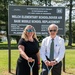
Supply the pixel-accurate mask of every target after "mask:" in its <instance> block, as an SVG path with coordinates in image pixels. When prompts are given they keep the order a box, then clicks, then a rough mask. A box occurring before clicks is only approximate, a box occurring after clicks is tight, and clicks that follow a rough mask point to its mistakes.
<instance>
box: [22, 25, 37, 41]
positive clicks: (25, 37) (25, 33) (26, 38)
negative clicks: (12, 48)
mask: <svg viewBox="0 0 75 75" xmlns="http://www.w3.org/2000/svg"><path fill="white" fill-rule="evenodd" d="M29 27H31V28H32V29H33V30H34V34H33V36H32V37H33V38H34V39H36V40H37V41H38V39H37V36H36V31H35V28H34V27H33V26H32V25H27V26H26V27H25V29H24V30H23V32H22V35H21V38H23V39H24V40H25V41H28V37H27V29H28V28H29Z"/></svg>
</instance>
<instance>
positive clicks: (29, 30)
mask: <svg viewBox="0 0 75 75" xmlns="http://www.w3.org/2000/svg"><path fill="white" fill-rule="evenodd" d="M26 31H27V32H34V30H33V29H27V30H26Z"/></svg>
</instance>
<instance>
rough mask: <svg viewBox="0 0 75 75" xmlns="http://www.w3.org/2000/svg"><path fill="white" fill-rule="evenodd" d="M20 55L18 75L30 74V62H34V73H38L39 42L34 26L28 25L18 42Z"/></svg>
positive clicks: (35, 74) (36, 74)
mask: <svg viewBox="0 0 75 75" xmlns="http://www.w3.org/2000/svg"><path fill="white" fill-rule="evenodd" d="M18 49H19V52H20V56H19V58H18V61H17V68H16V75H30V68H29V65H28V62H34V61H35V64H34V67H33V75H38V70H39V69H38V68H39V67H38V65H39V64H40V53H39V43H38V40H37V37H36V32H35V29H34V27H33V26H31V25H27V26H26V27H25V29H24V31H23V33H22V36H21V39H20V40H19V43H18Z"/></svg>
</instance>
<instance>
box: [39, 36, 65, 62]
mask: <svg viewBox="0 0 75 75" xmlns="http://www.w3.org/2000/svg"><path fill="white" fill-rule="evenodd" d="M51 39H52V38H51V37H50V36H48V37H46V38H44V39H43V40H42V44H41V48H40V56H41V58H42V60H43V61H45V60H47V59H46V56H47V57H48V58H49V56H50V45H51V42H52V40H51ZM64 54H65V44H64V39H63V38H61V37H59V36H56V37H55V38H54V59H55V60H56V61H57V62H60V61H61V60H62V59H63V57H64Z"/></svg>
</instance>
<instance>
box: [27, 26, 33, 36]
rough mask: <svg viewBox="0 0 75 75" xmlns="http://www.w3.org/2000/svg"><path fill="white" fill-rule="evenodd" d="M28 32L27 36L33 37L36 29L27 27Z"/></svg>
mask: <svg viewBox="0 0 75 75" xmlns="http://www.w3.org/2000/svg"><path fill="white" fill-rule="evenodd" d="M26 32H27V36H28V37H32V36H33V35H34V29H33V27H28V28H27V29H26Z"/></svg>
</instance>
